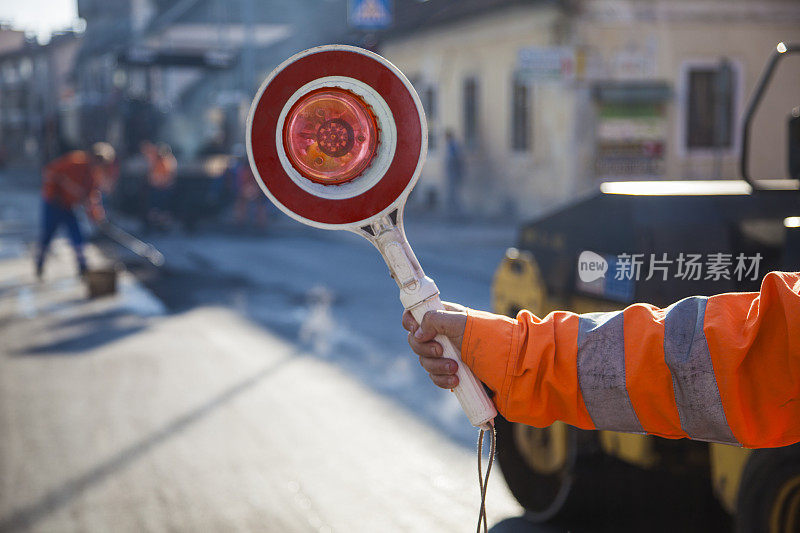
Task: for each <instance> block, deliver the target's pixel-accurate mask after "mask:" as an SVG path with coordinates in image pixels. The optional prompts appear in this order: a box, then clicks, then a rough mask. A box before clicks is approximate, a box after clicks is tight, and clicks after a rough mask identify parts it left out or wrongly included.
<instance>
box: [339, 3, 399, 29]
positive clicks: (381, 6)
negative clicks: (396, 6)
mask: <svg viewBox="0 0 800 533" xmlns="http://www.w3.org/2000/svg"><path fill="white" fill-rule="evenodd" d="M347 14H348V17H347V18H348V22H349V24H350V26H352V27H355V28H361V29H370V30H375V29H383V28H387V27H389V26H390V25H391V24H392V0H349V9H348V10H347Z"/></svg>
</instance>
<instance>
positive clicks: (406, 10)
mask: <svg viewBox="0 0 800 533" xmlns="http://www.w3.org/2000/svg"><path fill="white" fill-rule="evenodd" d="M560 3H562V1H561V0H427V1H425V0H422V1H420V0H395V8H394V24H393V26H392V28H391V29H389V30H387V31H386V32H384V33H383V35H382V39H385V40H391V39H393V38H396V37H402V36H405V35H409V34H413V33H416V32H418V31H421V30H426V29H429V28H432V27H436V26H442V25H445V24H451V23H454V22H460V21H462V20H465V19H471V18H475V17H479V16H482V15H485V14H487V13H490V12H491V11H496V10H499V9H505V8H509V7H513V6H525V5H527V6H533V5H541V4H560Z"/></svg>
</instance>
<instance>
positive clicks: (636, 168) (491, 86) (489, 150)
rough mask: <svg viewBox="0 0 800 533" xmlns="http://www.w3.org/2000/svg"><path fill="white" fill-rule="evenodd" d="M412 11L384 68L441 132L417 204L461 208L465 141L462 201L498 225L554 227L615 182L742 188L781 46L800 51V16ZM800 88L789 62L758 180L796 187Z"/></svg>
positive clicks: (720, 2) (779, 4)
mask: <svg viewBox="0 0 800 533" xmlns="http://www.w3.org/2000/svg"><path fill="white" fill-rule="evenodd" d="M415 4H416V5H415ZM397 9H398V10H400V9H402V10H406V13H405V18H406V23H407V25H406V26H405V27H404V26H403V20H399V21H398V22H399V26H398V27H397V28H396V29H395V30H394V31H392V32H390V33H389V34H388V35H386V37H385V38H384V39H383V42H382V43H381V52H382V53H383V54H384V55H386V57H388V58H389V59H390V60H391V61H392V62H394V63H395V64H396V65H398V67H400V68H401V70H403V71H404V72H405V73H406V74H407V75H408V76H409V78H410V79H411V80H412V81H413V82H414V84H415V86H416V87H417V88H418V91H419V92H420V94H421V97H422V100H423V103H424V105H425V107H426V113H427V115H428V125H429V130H430V146H429V154H428V163H427V164H426V168H425V170H424V174H423V179H422V182H421V183H420V186H419V191H417V192H416V193H415V199H414V201H415V202H418V203H428V204H434V205H440V206H445V205H447V202H446V201H445V197H446V196H447V194H448V190H449V187H448V184H447V181H448V172H447V168H448V152H449V151H448V149H447V146H446V140H445V133H446V131H447V130H451V131H452V132H454V134H455V138H456V140H457V142H458V143H459V144H460V145H461V146H462V148H463V150H462V154H463V156H462V157H463V162H464V172H463V176H462V177H461V180H460V186H459V188H458V189H457V190H458V191H459V192H458V194H459V196H460V201H461V202H462V203H463V204H464V207H465V208H467V209H469V210H470V211H472V212H475V213H480V214H485V215H502V214H516V215H518V216H522V217H526V216H531V215H535V214H538V213H542V212H544V211H546V210H548V209H550V208H552V207H553V206H555V205H558V204H560V203H563V202H566V201H569V200H570V199H573V198H576V197H578V196H580V195H582V194H584V193H587V192H588V191H590V190H592V189H594V188H596V187H597V185H598V183H599V182H600V181H607V180H636V179H645V180H652V179H701V178H706V179H714V178H728V179H732V178H737V177H739V173H738V169H737V164H738V157H739V148H740V131H739V121H740V119H741V115H742V112H743V110H744V107H745V105H746V102H747V98H748V96H749V95H750V93H751V91H752V90H753V88H754V86H755V85H756V82H757V80H758V78H759V75H760V73H761V70H762V68H763V67H764V66H765V64H766V61H767V59H768V57H769V55H770V54H771V53H772V51H774V50H775V47H776V45H777V43H779V42H781V41H785V42H792V41H794V42H796V41H800V4H798V3H797V2H794V1H791V0H773V1H763V0H762V1H750V0H739V1H736V2H730V1H725V0H708V1H704V2H696V1H690V0H644V1H641V0H640V1H630V0H583V1H575V2H537V1H505V2H504V1H501V0H492V1H486V2H462V3H459V2H449V3H448V2H445V1H444V0H435V1H431V2H426V3H423V4H418V3H416V2H410V1H409V2H399V3H398V8H397ZM415 10H416V11H417V17H416V18H415V17H414V16H413V14H414V11H415ZM798 86H800V68H797V65H792V64H791V62H786V65H784V68H782V69H781V70H780V71H779V72H778V74H777V76H776V77H775V79H774V81H773V88H772V89H771V90H770V93H769V94H768V97H767V99H766V100H765V101H764V103H763V105H762V106H761V108H760V110H759V115H758V117H757V118H756V121H755V123H754V126H753V128H754V129H753V131H754V132H756V133H755V135H754V136H753V141H752V152H751V161H752V166H751V172H752V174H753V175H754V176H755V177H762V178H784V177H787V163H786V162H787V160H788V153H787V150H788V148H787V140H786V121H787V117H788V115H789V113H790V111H791V109H792V108H793V107H795V106H797V105H798V103H799V102H798V101H797V90H796V88H797V87H798Z"/></svg>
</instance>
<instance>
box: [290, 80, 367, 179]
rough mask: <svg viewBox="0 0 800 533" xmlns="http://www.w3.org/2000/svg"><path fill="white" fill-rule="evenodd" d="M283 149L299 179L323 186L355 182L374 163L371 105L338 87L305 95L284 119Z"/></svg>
mask: <svg viewBox="0 0 800 533" xmlns="http://www.w3.org/2000/svg"><path fill="white" fill-rule="evenodd" d="M283 146H284V149H285V151H286V155H287V156H288V157H289V161H290V162H291V163H292V166H293V167H294V169H295V170H297V171H298V172H299V173H300V174H301V175H302V176H304V177H306V178H308V179H309V180H311V181H313V182H315V183H321V184H322V185H338V184H340V183H345V182H348V181H350V180H352V179H354V178H356V177H358V176H359V175H360V174H361V173H362V172H364V171H365V170H366V169H367V168H368V167H369V165H370V164H371V163H372V159H373V158H374V157H375V153H376V152H377V147H378V126H377V122H376V120H375V115H373V113H372V110H371V109H370V107H369V105H367V104H366V102H364V100H362V99H361V98H360V97H359V96H358V95H356V94H354V93H352V92H350V91H348V90H346V89H341V88H339V87H326V88H324V89H317V90H316V91H311V92H310V93H308V94H306V95H303V96H302V97H301V98H300V99H299V100H298V101H297V102H295V104H294V105H293V106H292V108H291V109H290V110H289V113H288V114H287V116H286V121H285V122H284V126H283Z"/></svg>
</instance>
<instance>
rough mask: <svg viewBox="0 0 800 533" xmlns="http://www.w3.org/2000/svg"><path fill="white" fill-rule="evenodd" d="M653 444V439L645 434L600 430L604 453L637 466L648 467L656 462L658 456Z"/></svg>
mask: <svg viewBox="0 0 800 533" xmlns="http://www.w3.org/2000/svg"><path fill="white" fill-rule="evenodd" d="M654 444H655V443H654V442H653V439H652V438H650V437H648V436H646V435H636V434H634V433H617V432H615V431H601V432H600V446H601V447H602V448H603V451H604V452H605V453H606V454H608V455H611V456H614V457H617V458H618V459H622V460H623V461H625V462H626V463H630V464H632V465H635V466H638V467H639V468H644V469H649V468H652V467H654V466H655V465H656V464H658V460H659V456H658V453H656V451H655V446H654Z"/></svg>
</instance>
